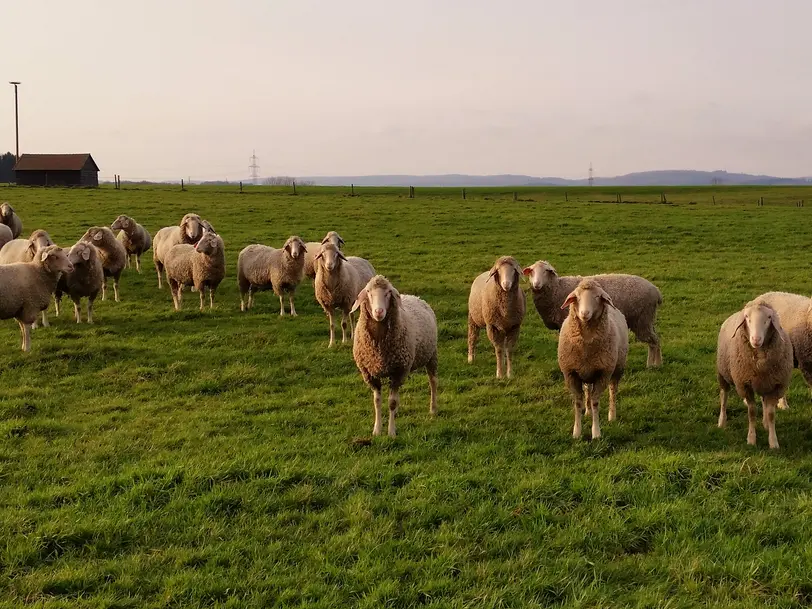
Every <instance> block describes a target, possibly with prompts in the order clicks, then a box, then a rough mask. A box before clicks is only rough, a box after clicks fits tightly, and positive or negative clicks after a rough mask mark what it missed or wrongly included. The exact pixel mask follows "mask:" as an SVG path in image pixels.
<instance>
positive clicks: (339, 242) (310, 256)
mask: <svg viewBox="0 0 812 609" xmlns="http://www.w3.org/2000/svg"><path fill="white" fill-rule="evenodd" d="M325 243H332V244H333V245H335V246H336V248H338V249H339V250H341V249H343V248H344V239H342V238H341V235H339V234H338V233H337V232H335V231H334V230H331V231H330V232H328V233H327V234H326V235H324V239H322V240H321V241H308V242H307V243H305V247H306V248H307V251H306V252H305V277H310V279H315V278H316V256H318V255H319V252H320V251H321V246H322V245H324V244H325Z"/></svg>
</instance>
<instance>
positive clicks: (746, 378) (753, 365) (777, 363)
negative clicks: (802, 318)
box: [716, 298, 792, 448]
mask: <svg viewBox="0 0 812 609" xmlns="http://www.w3.org/2000/svg"><path fill="white" fill-rule="evenodd" d="M782 323H783V320H782V318H781V316H780V314H779V313H778V312H777V310H776V309H774V308H772V307H771V306H770V305H768V304H767V303H766V301H764V300H762V299H760V298H757V299H755V300H753V301H750V302H749V303H747V304H746V305H745V306H744V308H743V309H742V310H741V311H737V312H736V313H734V314H733V315H731V316H730V317H728V318H727V319H726V320H725V321H724V323H723V324H722V327H721V328H720V330H719V339H718V346H717V351H716V375H717V379H718V381H719V401H720V407H719V427H724V426H725V425H726V424H727V395H728V392H729V391H730V388H731V387H734V388H735V389H736V393H738V394H739V396H740V397H741V398H742V400H744V403H745V404H747V419H748V428H747V443H748V444H750V445H755V443H756V424H755V422H756V403H755V394H758V395H760V396H761V405H762V412H763V418H762V424H763V425H764V429H766V430H767V432H768V435H769V443H770V448H778V437H777V436H776V434H775V407H776V404H777V403H778V401H779V400H780V399H781V398H782V397H784V396H785V395H786V392H787V388H788V387H789V383H790V379H791V378H792V342H791V340H790V337H789V336H788V335H787V333H786V332H785V330H784V328H782ZM742 329H744V331H743V332H740V331H739V330H742Z"/></svg>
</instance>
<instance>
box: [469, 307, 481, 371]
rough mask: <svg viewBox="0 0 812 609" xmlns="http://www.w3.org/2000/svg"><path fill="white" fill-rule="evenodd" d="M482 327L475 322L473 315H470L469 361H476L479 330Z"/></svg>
mask: <svg viewBox="0 0 812 609" xmlns="http://www.w3.org/2000/svg"><path fill="white" fill-rule="evenodd" d="M480 329H481V328H479V327H478V326H476V325H475V324H474V321H473V319H471V316H470V315H469V316H468V363H469V364H470V363H471V362H473V361H474V352H475V351H476V342H477V340H479V331H480Z"/></svg>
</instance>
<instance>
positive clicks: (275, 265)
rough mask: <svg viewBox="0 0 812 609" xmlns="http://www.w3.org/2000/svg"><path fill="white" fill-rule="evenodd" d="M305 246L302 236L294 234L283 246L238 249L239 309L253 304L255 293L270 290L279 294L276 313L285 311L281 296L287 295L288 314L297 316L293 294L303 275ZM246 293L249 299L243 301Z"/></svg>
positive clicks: (256, 246) (247, 307) (241, 309)
mask: <svg viewBox="0 0 812 609" xmlns="http://www.w3.org/2000/svg"><path fill="white" fill-rule="evenodd" d="M306 252H307V247H306V246H305V243H304V241H302V239H301V237H297V236H296V235H293V236H291V237H289V238H288V240H287V241H285V245H284V246H283V247H282V249H277V248H274V247H268V246H267V245H261V244H259V243H255V244H253V245H249V246H247V247H245V248H243V250H242V251H241V252H240V255H239V257H238V259H237V283H238V284H239V287H240V311H246V310H247V309H250V308H251V307H253V306H254V293H255V292H261V291H264V290H270V289H273V291H274V293H275V294H276V295H277V296H279V306H280V310H279V315H284V314H285V302H284V300H283V296H284V295H285V294H287V295H288V300H289V302H290V314H291V315H292V316H293V317H296V307H294V306H293V296H294V294H295V293H296V286H298V285H299V283H301V281H302V278H303V277H304V259H305V253H306ZM246 294H247V295H248V299H247V302H246V298H245V296H246Z"/></svg>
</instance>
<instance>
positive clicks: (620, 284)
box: [0, 203, 812, 448]
mask: <svg viewBox="0 0 812 609" xmlns="http://www.w3.org/2000/svg"><path fill="white" fill-rule="evenodd" d="M113 231H119V232H118V235H116V234H115V233H114V232H113ZM21 233H22V222H21V221H20V218H19V217H18V216H17V214H16V213H15V212H14V209H13V208H12V207H11V206H10V205H9V204H8V203H3V204H2V205H0V246H2V247H1V248H0V319H12V318H14V319H16V320H17V322H18V323H19V324H20V330H21V333H22V349H23V350H24V351H28V350H29V349H30V347H31V329H32V328H35V327H36V325H37V322H38V319H39V316H40V314H41V315H42V323H43V325H44V326H47V325H48V319H47V315H46V311H47V309H48V306H49V304H50V300H51V297H52V296H53V298H54V304H55V309H56V314H57V315H59V310H60V303H61V298H62V296H63V295H65V294H66V295H68V296H69V297H70V298H71V300H72V301H73V303H74V310H75V317H76V321H77V323H79V322H81V313H80V303H81V299H82V298H86V299H87V321H88V322H89V323H92V322H93V302H94V300H95V299H96V298H97V296H98V294H99V293H101V295H102V300H104V299H105V297H106V284H107V278H108V277H112V278H113V290H114V296H115V300H116V301H117V302H118V301H119V290H118V288H119V279H120V277H121V274H122V272H123V270H124V268H125V267H128V266H130V263H131V258H132V257H135V266H136V269H137V270H138V272H140V271H141V256H142V255H143V254H144V253H145V252H147V251H148V250H149V249H150V248H152V251H153V262H154V265H155V270H156V272H157V275H158V287H159V288H161V287H162V278H163V276H164V275H165V276H166V280H167V283H168V284H169V288H170V291H171V293H172V300H173V303H174V306H175V308H176V309H178V310H179V309H180V308H181V304H182V293H183V289H184V287H192V289H193V290H196V291H197V292H198V293H199V295H200V309H201V310H203V309H204V304H205V294H206V291H208V294H209V307H213V306H214V294H215V292H216V291H217V288H218V286H219V285H220V283H221V282H222V280H223V278H224V277H225V249H224V244H223V240H222V239H221V238H220V236H219V235H218V234H217V232H216V231H215V229H214V227H213V226H212V225H211V223H209V222H208V221H207V220H204V219H203V218H201V217H200V216H199V215H197V214H193V213H190V214H186V215H185V216H184V217H183V218H182V219H181V222H180V224H179V225H178V226H169V227H165V228H162V229H160V230H159V231H158V232H157V233H156V234H155V236H154V239H152V238H151V236H150V234H149V232H148V231H146V230H145V229H144V227H143V226H141V225H140V224H138V223H137V222H135V220H133V219H132V218H130V217H129V216H124V215H122V216H119V217H118V218H116V220H115V221H114V222H113V224H112V225H111V227H110V228H108V227H105V226H96V227H92V228H90V229H88V230H87V231H86V232H85V234H84V235H83V236H82V237H81V239H80V240H79V241H78V242H77V243H76V244H75V245H73V246H72V247H71V248H70V249H68V250H66V249H63V248H60V247H58V246H56V245H55V244H54V243H53V241H51V239H50V237H49V236H48V233H47V232H45V231H44V230H36V231H34V232H33V233H32V234H31V236H30V237H29V238H28V239H24V238H20V234H21ZM343 247H344V240H343V239H342V238H341V236H340V235H339V234H338V233H336V232H335V231H330V232H328V233H327V235H326V236H325V237H324V239H322V241H320V242H309V243H305V242H304V241H303V240H302V239H301V238H300V237H298V236H291V237H290V238H289V239H288V240H287V241H286V242H285V244H284V245H283V247H281V248H273V247H268V246H266V245H262V244H253V245H249V246H247V247H245V248H244V249H243V250H242V251H241V252H240V254H239V258H238V262H237V282H238V285H239V289H240V309H241V310H242V311H245V310H247V309H250V308H251V307H252V306H253V303H254V295H255V293H256V292H259V291H264V290H273V292H274V293H275V294H276V295H277V296H278V297H279V304H280V315H284V314H285V300H284V299H285V297H287V298H288V303H289V312H290V314H291V315H296V308H295V306H294V303H293V298H294V294H295V292H296V288H297V286H298V285H299V284H300V283H301V282H302V281H303V279H304V277H309V278H312V279H313V280H314V293H315V296H316V300H317V301H318V302H319V304H320V305H321V307H322V308H323V309H324V312H325V313H326V315H327V317H328V320H329V327H330V342H329V346H333V344H334V343H335V329H334V326H335V321H334V319H335V317H336V316H337V315H338V313H339V312H340V313H341V330H342V343H344V342H346V341H347V330H348V329H349V339H350V340H351V341H352V343H353V358H354V359H355V363H356V365H357V367H358V369H359V371H360V372H361V376H362V377H363V379H364V382H365V383H367V385H369V387H370V388H371V389H372V393H373V404H374V412H375V422H374V426H373V435H380V434H381V433H382V416H381V402H382V385H383V381H385V380H388V381H389V399H388V406H389V420H388V433H389V435H390V436H392V437H394V436H395V434H396V428H395V416H396V413H397V410H398V406H399V403H400V398H399V390H400V387H401V386H402V385H403V383H404V382H405V381H406V378H407V377H408V376H409V374H410V373H411V372H414V371H416V370H422V369H425V370H426V372H427V374H428V378H429V388H430V394H431V397H430V404H429V410H430V413H431V414H435V413H436V412H437V367H438V361H437V320H436V318H435V315H434V312H433V310H432V309H431V307H430V306H429V305H428V304H427V303H426V302H425V301H423V300H422V299H420V298H418V297H416V296H411V295H407V294H400V293H399V292H398V291H397V289H395V287H394V286H393V285H392V284H391V283H390V282H389V281H388V280H387V279H386V278H385V277H383V276H382V275H378V274H376V271H375V269H374V267H373V266H372V264H370V262H369V261H368V260H365V259H364V258H359V257H356V256H346V255H345V254H344V252H343ZM522 275H525V276H527V277H528V278H529V281H530V288H531V289H530V292H531V295H532V297H533V303H534V305H535V307H536V310H537V311H538V313H539V315H540V316H541V319H542V321H543V322H544V325H545V326H546V327H547V328H549V329H553V330H557V331H559V338H558V365H559V368H560V369H561V372H562V373H563V375H564V379H565V382H566V386H567V388H568V390H569V392H570V394H571V395H572V401H573V408H574V417H575V420H574V424H573V431H572V435H573V437H575V438H580V437H581V419H582V416H583V415H584V413H585V412H586V413H587V414H588V415H590V414H591V417H592V438H593V439H595V438H599V437H600V435H601V430H600V418H599V412H598V404H599V400H600V396H601V395H602V394H603V392H604V391H605V390H606V388H607V387H608V388H609V417H608V418H609V421H612V420H614V419H615V418H616V401H617V391H618V384H619V382H620V380H621V378H622V376H623V372H624V370H625V368H626V358H627V354H628V350H629V336H628V332H629V330H631V331H632V332H633V333H634V335H635V336H636V337H637V339H638V340H639V341H641V342H644V343H646V344H647V346H648V360H647V366H649V367H656V366H659V365H661V364H662V350H661V346H660V339H659V337H658V335H657V332H656V329H655V322H656V317H657V310H658V308H659V306H660V305H661V304H662V295H661V293H660V290H659V289H658V288H657V287H656V286H655V285H654V284H652V283H651V282H649V281H648V280H646V279H644V278H642V277H638V276H636V275H625V274H605V275H593V276H590V277H581V276H559V275H558V273H557V272H556V270H555V269H554V268H553V267H552V266H551V265H550V264H549V263H548V262H546V261H543V260H540V261H538V262H536V263H535V264H533V265H532V266H529V267H526V268H524V269H523V268H522V267H521V266H520V265H519V263H518V262H517V261H516V259H515V258H513V257H512V256H502V257H500V258H498V259H497V260H496V262H495V263H494V265H493V266H492V267H491V268H490V269H489V270H487V271H485V272H484V273H482V274H480V275H479V276H477V277H476V278H475V279H474V281H473V283H472V285H471V291H470V294H469V298H468V361H469V363H470V362H472V361H473V359H474V355H475V350H476V343H477V340H478V338H479V334H480V332H481V330H482V328H485V330H486V332H487V335H488V339H489V340H490V342H491V344H492V345H493V348H494V351H495V354H496V376H497V377H499V378H501V377H503V376H507V377H508V378H509V377H510V376H511V375H512V373H513V368H512V359H511V358H512V354H513V351H514V349H515V347H516V343H517V340H518V337H519V331H520V329H521V325H522V322H523V320H524V317H525V312H526V296H525V293H524V291H523V290H522V289H521V286H520V279H521V276H522ZM356 311H359V313H358V322H357V324H355V332H354V334H353V314H354V313H355V312H356ZM793 367H798V368H799V369H800V370H801V372H802V374H803V377H804V379H805V381H806V382H807V384H808V385H809V386H810V387H812V299H810V298H807V297H805V296H800V295H797V294H789V293H785V292H768V293H766V294H762V295H761V296H759V297H757V298H756V299H755V300H753V301H751V302H749V303H747V304H746V305H745V306H744V308H743V309H742V310H740V311H737V312H735V313H733V314H732V315H731V316H730V317H728V319H727V320H725V322H724V323H723V324H722V327H721V329H720V332H719V337H718V345H717V363H716V369H717V378H718V382H719V387H720V402H721V404H720V413H719V427H724V426H725V424H726V422H727V397H728V393H729V391H730V389H731V388H735V390H736V392H737V393H738V394H739V396H740V397H741V398H742V399H743V400H744V402H745V404H746V405H747V410H748V419H749V428H748V434H747V442H748V443H749V444H755V443H756V431H755V419H756V403H755V399H756V396H760V397H761V401H762V411H763V425H764V428H765V429H767V430H768V434H769V445H770V448H778V439H777V437H776V433H775V408H776V407H778V408H782V409H786V408H788V405H787V401H786V392H787V389H788V387H789V382H790V378H791V375H792V369H793ZM586 406H588V408H587V409H586V410H585V407H586Z"/></svg>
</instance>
